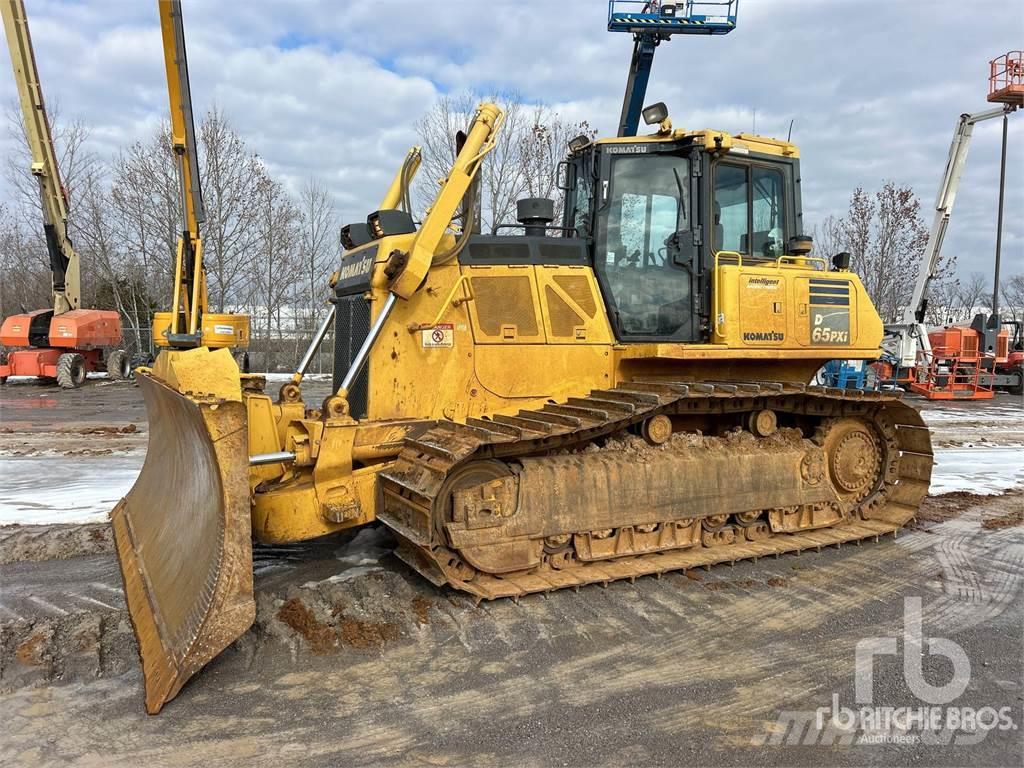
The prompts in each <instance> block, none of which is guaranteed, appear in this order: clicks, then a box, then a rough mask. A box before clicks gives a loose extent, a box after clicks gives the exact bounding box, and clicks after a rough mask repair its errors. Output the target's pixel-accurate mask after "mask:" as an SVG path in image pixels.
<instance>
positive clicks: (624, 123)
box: [608, 0, 740, 136]
mask: <svg viewBox="0 0 1024 768" xmlns="http://www.w3.org/2000/svg"><path fill="white" fill-rule="evenodd" d="M739 5H740V0H707V1H706V2H699V1H698V0H684V2H658V0H608V31H609V32H629V33H630V34H631V35H633V59H632V61H631V62H630V66H629V77H628V78H627V80H626V95H625V97H624V98H623V100H622V116H621V117H620V119H619V136H636V131H637V127H638V126H639V125H640V112H641V110H642V109H643V106H644V97H645V96H646V94H647V82H648V80H650V77H651V66H652V65H653V63H654V51H655V49H656V48H657V47H658V45H659V44H660V43H661V41H662V40H668V39H669V38H671V37H672V35H727V34H729V33H730V32H732V31H733V30H734V29H735V28H736V16H737V14H738V12H739Z"/></svg>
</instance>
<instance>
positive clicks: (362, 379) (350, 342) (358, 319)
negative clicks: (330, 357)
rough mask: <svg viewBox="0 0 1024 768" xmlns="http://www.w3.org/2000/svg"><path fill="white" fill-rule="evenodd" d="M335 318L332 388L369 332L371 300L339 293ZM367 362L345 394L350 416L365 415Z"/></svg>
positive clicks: (361, 417) (367, 381)
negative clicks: (346, 394)
mask: <svg viewBox="0 0 1024 768" xmlns="http://www.w3.org/2000/svg"><path fill="white" fill-rule="evenodd" d="M334 301H335V304H336V306H337V313H336V314H335V318H334V388H335V389H337V388H338V387H340V386H341V382H342V379H344V378H345V374H346V373H347V372H348V369H349V366H350V365H351V364H352V360H353V358H355V356H356V352H358V351H359V347H361V346H362V344H363V342H364V341H365V340H366V337H367V336H368V335H369V334H370V302H368V301H367V300H366V299H364V298H363V297H362V295H361V294H358V295H355V296H339V297H338V298H336V299H335V300H334ZM369 378H370V377H369V364H367V365H366V366H365V367H364V368H363V371H362V373H360V374H359V376H357V377H356V380H355V382H353V384H352V389H351V390H349V393H348V405H349V408H350V409H351V414H352V417H353V418H356V419H363V418H366V401H367V391H368V388H369Z"/></svg>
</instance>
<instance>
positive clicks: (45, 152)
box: [0, 0, 82, 315]
mask: <svg viewBox="0 0 1024 768" xmlns="http://www.w3.org/2000/svg"><path fill="white" fill-rule="evenodd" d="M0 13H2V14H3V20H4V30H5V31H6V33H7V47H8V49H9V50H10V52H11V63H12V64H13V66H14V81H15V83H17V86H18V100H19V101H20V103H21V114H22V118H23V119H24V124H25V138H26V139H27V140H28V146H29V150H30V152H31V155H32V166H31V170H32V175H33V176H35V178H36V182H37V183H38V184H39V201H40V203H41V205H42V209H43V231H44V233H45V235H46V249H47V251H48V252H49V257H50V272H51V274H52V290H53V312H54V314H55V315H60V314H63V313H65V312H69V311H70V310H72V309H78V308H79V307H80V306H81V300H82V295H81V288H80V284H79V263H78V254H77V253H75V249H74V248H73V247H72V246H71V239H70V238H69V237H68V225H67V221H68V208H67V199H66V197H65V192H64V186H63V185H62V184H61V179H60V169H59V168H58V167H57V155H56V152H55V151H54V148H53V135H52V133H51V131H50V121H49V119H48V118H47V116H46V105H45V104H44V103H43V89H42V87H41V85H40V84H39V70H38V69H37V68H36V59H35V53H34V52H33V50H32V37H31V35H30V34H29V30H28V19H27V17H26V15H25V3H24V2H22V0H3V1H2V2H0Z"/></svg>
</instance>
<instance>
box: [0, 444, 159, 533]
mask: <svg viewBox="0 0 1024 768" xmlns="http://www.w3.org/2000/svg"><path fill="white" fill-rule="evenodd" d="M142 458H143V457H142V456H141V455H138V456H125V457H122V456H118V457H116V458H113V457H110V456H99V457H97V456H81V457H79V456H74V457H70V456H65V457H52V458H49V457H47V458H41V457H37V456H32V457H5V458H0V477H3V482H2V483H0V525H9V524H12V523H21V524H27V525H31V524H49V523H98V522H103V521H104V520H106V519H107V514H108V513H109V512H110V510H112V509H113V508H114V505H115V504H117V502H118V501H119V500H120V499H121V497H122V496H124V495H125V494H126V493H127V492H128V490H129V489H130V488H131V487H132V485H133V484H134V483H135V478H136V477H138V476H139V470H141V469H142Z"/></svg>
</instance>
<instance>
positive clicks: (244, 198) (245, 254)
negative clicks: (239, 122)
mask: <svg viewBox="0 0 1024 768" xmlns="http://www.w3.org/2000/svg"><path fill="white" fill-rule="evenodd" d="M199 143H200V154H201V156H202V159H203V164H202V171H201V174H202V185H203V197H204V200H205V203H206V224H205V226H204V232H205V236H204V238H203V249H204V254H205V255H204V263H205V264H206V275H207V279H208V282H209V294H210V303H211V305H212V306H213V307H214V308H215V309H216V311H218V312H223V311H224V309H225V307H226V306H227V305H229V304H238V303H240V302H241V301H243V300H244V299H243V296H242V294H244V293H245V290H244V283H245V279H246V275H247V274H248V273H250V272H251V270H250V267H251V262H252V259H253V246H254V242H255V235H254V229H255V227H254V224H255V220H256V216H257V213H256V205H257V202H258V200H259V196H260V190H259V187H260V184H262V183H263V182H264V180H265V178H266V170H265V168H264V166H263V162H262V161H261V160H260V158H259V156H258V155H257V154H255V153H253V152H250V151H249V149H248V148H247V147H246V146H245V142H244V141H243V140H242V138H241V137H240V136H239V135H238V133H237V132H236V131H235V130H234V129H233V128H232V127H231V125H230V124H229V123H228V121H227V118H226V117H225V115H224V113H223V112H221V111H220V110H219V109H218V108H217V107H213V108H212V109H211V110H210V111H209V112H207V113H206V116H205V117H204V118H203V121H202V123H201V125H200V128H199Z"/></svg>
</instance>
